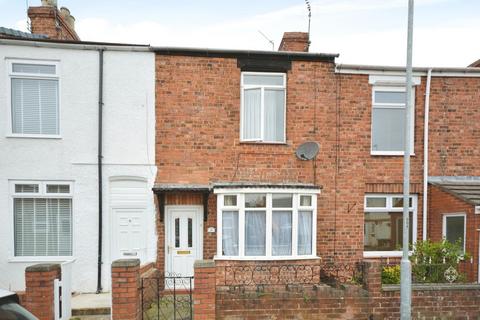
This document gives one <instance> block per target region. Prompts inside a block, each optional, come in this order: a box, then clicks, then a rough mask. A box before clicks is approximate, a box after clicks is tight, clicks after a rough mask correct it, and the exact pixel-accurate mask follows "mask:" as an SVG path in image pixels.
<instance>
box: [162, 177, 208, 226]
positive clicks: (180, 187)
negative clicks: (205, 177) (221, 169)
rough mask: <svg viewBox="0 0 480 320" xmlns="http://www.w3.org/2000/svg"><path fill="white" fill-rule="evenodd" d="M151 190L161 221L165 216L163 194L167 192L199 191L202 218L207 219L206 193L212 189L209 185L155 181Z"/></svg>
mask: <svg viewBox="0 0 480 320" xmlns="http://www.w3.org/2000/svg"><path fill="white" fill-rule="evenodd" d="M152 191H153V193H155V194H156V195H157V200H158V211H159V215H160V221H162V222H163V218H164V216H165V195H166V194H167V193H178V192H189V193H201V194H202V199H203V220H204V221H207V214H208V195H209V194H210V192H211V191H212V187H211V186H209V185H205V184H172V183H170V184H165V183H156V184H155V185H154V186H153V188H152Z"/></svg>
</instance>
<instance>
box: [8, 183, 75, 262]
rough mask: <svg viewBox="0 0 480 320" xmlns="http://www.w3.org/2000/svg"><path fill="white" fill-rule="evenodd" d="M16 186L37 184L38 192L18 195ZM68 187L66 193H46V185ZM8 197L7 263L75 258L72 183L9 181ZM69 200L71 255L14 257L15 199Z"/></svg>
mask: <svg viewBox="0 0 480 320" xmlns="http://www.w3.org/2000/svg"><path fill="white" fill-rule="evenodd" d="M18 184H37V185H38V192H37V193H18V192H15V185H18ZM49 184H52V185H68V186H69V188H70V189H69V192H68V193H47V185H49ZM9 185H10V186H9V189H10V190H9V197H10V214H9V220H10V221H9V224H10V230H11V232H10V233H11V237H10V239H11V240H10V245H9V251H10V252H9V255H8V262H12V263H15V262H63V261H68V260H73V259H74V256H75V245H74V244H75V237H74V234H75V232H74V231H75V225H74V220H75V216H74V212H75V208H74V201H73V192H74V191H73V181H66V180H41V181H39V180H10V181H9ZM21 198H27V199H32V198H35V199H70V200H71V219H72V220H71V243H72V254H71V255H69V256H16V255H15V216H14V215H15V213H14V202H15V199H21Z"/></svg>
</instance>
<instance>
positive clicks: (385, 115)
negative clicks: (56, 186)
mask: <svg viewBox="0 0 480 320" xmlns="http://www.w3.org/2000/svg"><path fill="white" fill-rule="evenodd" d="M414 93H415V91H413V94H412V106H414V105H415V104H414V98H413V97H414V96H415V94H414ZM405 102H406V92H405V86H403V87H393V86H384V87H383V86H374V87H373V92H372V149H371V154H372V155H403V150H404V148H405V146H404V141H405V112H406V110H407V108H406V104H405ZM414 109H415V108H414V107H413V108H412V110H411V117H410V119H411V121H410V128H411V131H410V148H411V153H412V154H413V141H414V114H415V112H414Z"/></svg>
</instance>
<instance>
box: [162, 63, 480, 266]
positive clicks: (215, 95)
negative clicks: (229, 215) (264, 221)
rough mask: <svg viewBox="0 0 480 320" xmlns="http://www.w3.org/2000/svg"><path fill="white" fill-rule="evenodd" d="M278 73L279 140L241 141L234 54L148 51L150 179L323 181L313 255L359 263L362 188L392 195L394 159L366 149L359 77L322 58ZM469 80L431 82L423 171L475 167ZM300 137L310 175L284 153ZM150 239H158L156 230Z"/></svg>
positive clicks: (414, 187)
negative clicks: (281, 76) (151, 66)
mask: <svg viewBox="0 0 480 320" xmlns="http://www.w3.org/2000/svg"><path fill="white" fill-rule="evenodd" d="M287 79H288V80H287V117H286V121H287V124H286V132H287V143H286V144H284V145H271V144H254V143H241V142H240V139H239V138H240V137H239V131H240V127H239V126H240V69H239V68H238V67H237V61H236V59H233V58H209V57H188V56H169V55H161V54H157V57H156V111H157V124H156V125H157V131H156V135H157V136H156V141H157V146H156V163H157V165H158V174H157V182H161V183H197V184H208V183H212V182H232V181H233V182H235V181H237V182H238V181H242V182H245V181H249V182H273V183H275V182H283V183H288V182H290V183H313V182H316V183H317V184H319V185H322V186H323V189H322V193H321V194H320V195H319V196H318V214H317V219H318V221H317V226H318V230H317V233H318V237H317V252H318V254H319V255H320V256H321V257H322V258H323V259H324V260H325V261H328V260H332V259H336V261H360V260H361V259H362V258H363V221H364V213H363V201H364V196H365V193H374V192H381V193H401V192H402V189H403V188H402V183H403V157H401V156H371V155H370V145H371V116H372V114H371V95H372V86H371V85H370V84H369V83H368V75H349V74H336V73H335V72H334V65H333V64H332V63H328V62H311V61H310V62H307V61H293V62H292V69H291V70H290V71H289V72H288V73H287ZM425 85H426V78H425V77H422V81H421V84H420V85H419V86H416V90H415V101H416V103H415V134H414V141H415V147H414V152H415V155H414V156H412V158H411V160H412V162H411V183H412V184H411V192H412V193H415V194H417V195H418V208H417V212H418V221H417V235H418V238H419V239H421V238H422V201H423V198H422V191H423V190H422V182H423V130H424V112H423V106H424V103H425V99H424V95H425ZM479 86H480V80H479V79H462V78H434V79H433V80H432V93H431V115H430V119H431V120H430V123H431V131H430V132H431V138H430V140H431V141H430V155H431V157H430V165H429V168H430V175H440V174H449V175H460V174H461V175H480V172H479V171H480V169H478V166H475V163H476V159H477V158H478V157H477V156H478V153H480V149H479V148H476V149H475V148H474V147H475V145H474V144H475V143H476V142H478V141H480V139H479V138H480V136H479V135H480V130H479V129H478V126H479V125H480V114H479V112H480V108H478V105H477V104H478V103H477V101H480V99H479V98H480V97H479V95H480V87H479ZM447 117H448V119H447ZM473 120H475V121H473ZM466 123H468V124H470V125H469V126H465V124H466ZM445 125H448V129H447V127H445ZM453 133H455V135H456V137H454V138H453V137H451V136H452V135H453ZM308 140H314V141H318V142H319V143H320V154H319V155H318V157H317V160H316V165H317V169H316V172H315V173H314V170H313V168H312V167H313V166H312V163H311V162H308V161H300V160H298V159H297V158H296V157H295V155H294V152H295V149H296V148H297V147H298V146H299V145H300V144H301V143H302V142H305V141H308ZM475 141H476V142H475ZM444 155H446V156H444ZM442 159H443V160H442ZM441 168H444V169H441ZM209 203H210V205H209V208H210V209H209V215H208V216H209V218H208V219H209V220H208V221H207V223H206V224H205V228H207V227H208V226H215V220H214V219H215V216H216V211H215V200H214V196H211V197H210V200H209ZM205 235H206V239H205V253H204V258H206V259H208V258H211V257H212V255H213V253H214V251H215V238H216V236H215V234H206V233H205ZM160 236H161V233H160ZM159 243H163V242H161V241H160V237H159ZM160 250H162V249H161V248H160ZM159 256H160V257H161V256H162V255H161V254H159Z"/></svg>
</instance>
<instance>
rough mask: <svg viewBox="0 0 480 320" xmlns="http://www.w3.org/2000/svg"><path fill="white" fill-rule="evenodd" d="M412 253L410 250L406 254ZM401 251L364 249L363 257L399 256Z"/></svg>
mask: <svg viewBox="0 0 480 320" xmlns="http://www.w3.org/2000/svg"><path fill="white" fill-rule="evenodd" d="M410 254H412V251H409V252H408V255H410ZM402 255H403V253H402V251H364V252H363V257H364V258H401V257H402Z"/></svg>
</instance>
